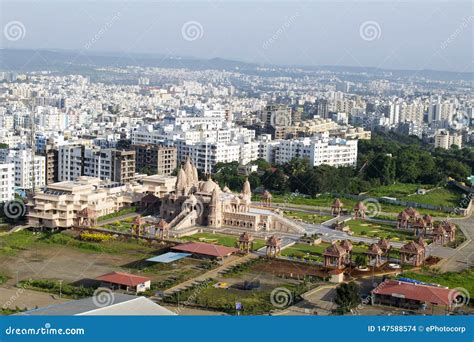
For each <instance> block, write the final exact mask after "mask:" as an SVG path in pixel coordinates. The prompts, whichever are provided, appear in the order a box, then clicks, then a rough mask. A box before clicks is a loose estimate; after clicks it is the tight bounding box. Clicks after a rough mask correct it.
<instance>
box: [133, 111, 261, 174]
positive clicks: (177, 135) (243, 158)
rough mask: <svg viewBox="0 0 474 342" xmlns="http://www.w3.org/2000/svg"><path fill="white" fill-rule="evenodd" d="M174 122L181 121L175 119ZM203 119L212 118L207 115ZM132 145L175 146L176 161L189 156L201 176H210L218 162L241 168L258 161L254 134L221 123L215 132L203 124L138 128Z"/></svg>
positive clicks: (253, 132)
mask: <svg viewBox="0 0 474 342" xmlns="http://www.w3.org/2000/svg"><path fill="white" fill-rule="evenodd" d="M178 119H179V120H181V119H183V118H176V120H178ZM184 119H195V118H193V117H191V118H190V117H185V118H184ZM196 119H197V120H201V119H203V118H202V117H197V118H196ZM204 119H215V118H214V117H212V116H209V117H204ZM219 119H220V118H219ZM132 143H133V144H157V145H158V144H165V145H170V146H176V148H177V159H178V161H184V160H185V159H186V157H187V156H190V157H191V158H192V160H193V162H194V164H195V165H196V167H197V168H198V169H199V170H201V171H203V172H205V173H210V172H211V171H212V169H213V167H214V166H215V165H216V164H217V163H220V162H221V163H229V162H233V161H237V162H239V163H241V164H244V165H245V164H247V163H249V162H251V161H252V160H256V159H258V142H257V141H255V131H254V130H250V129H247V128H243V127H227V125H225V124H224V125H222V126H221V127H220V128H218V129H212V128H208V126H203V125H196V126H194V127H193V128H191V127H190V125H185V124H180V125H167V126H160V127H157V128H155V129H153V128H152V127H150V126H147V127H140V128H139V129H138V130H136V131H134V132H132Z"/></svg>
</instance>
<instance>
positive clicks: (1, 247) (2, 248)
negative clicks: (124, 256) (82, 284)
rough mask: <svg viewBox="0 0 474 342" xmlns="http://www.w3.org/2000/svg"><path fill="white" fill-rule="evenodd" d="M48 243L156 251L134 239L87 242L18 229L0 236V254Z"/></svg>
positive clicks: (96, 249) (103, 249)
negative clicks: (18, 230)
mask: <svg viewBox="0 0 474 342" xmlns="http://www.w3.org/2000/svg"><path fill="white" fill-rule="evenodd" d="M48 245H67V246H68V247H70V248H76V249H80V250H83V251H89V252H102V253H112V254H114V253H127V252H132V251H139V252H143V253H145V254H146V255H148V253H149V254H150V256H151V255H153V254H152V253H153V252H154V251H156V247H153V246H150V245H148V244H147V243H145V242H141V241H138V240H135V239H130V240H128V241H123V240H112V241H108V242H87V241H81V240H79V239H76V238H74V237H73V236H71V235H69V234H67V233H54V234H49V233H41V234H33V233H31V232H29V231H26V230H24V231H20V232H16V233H13V234H9V235H4V236H0V255H15V254H16V253H18V252H20V251H22V250H25V249H32V248H45V247H47V246H48Z"/></svg>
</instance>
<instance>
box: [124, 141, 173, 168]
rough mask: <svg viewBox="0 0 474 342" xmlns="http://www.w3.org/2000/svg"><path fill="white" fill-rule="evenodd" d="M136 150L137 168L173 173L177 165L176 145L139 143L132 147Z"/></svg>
mask: <svg viewBox="0 0 474 342" xmlns="http://www.w3.org/2000/svg"><path fill="white" fill-rule="evenodd" d="M131 148H132V149H134V150H135V169H136V170H137V172H144V170H147V171H149V172H150V174H157V175H171V174H172V173H173V171H174V170H175V169H176V165H177V149H176V146H166V145H163V144H161V145H153V144H139V145H133V146H132V147H131Z"/></svg>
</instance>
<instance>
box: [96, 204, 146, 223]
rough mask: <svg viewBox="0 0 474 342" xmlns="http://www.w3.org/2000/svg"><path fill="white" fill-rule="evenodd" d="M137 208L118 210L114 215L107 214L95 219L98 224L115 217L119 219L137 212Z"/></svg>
mask: <svg viewBox="0 0 474 342" xmlns="http://www.w3.org/2000/svg"><path fill="white" fill-rule="evenodd" d="M137 210H138V208H137V207H128V208H123V209H120V210H119V211H116V212H115V213H111V214H107V215H104V216H101V217H99V218H98V219H97V221H98V222H100V221H105V220H110V219H112V218H115V217H120V216H123V215H126V214H132V213H135V212H137Z"/></svg>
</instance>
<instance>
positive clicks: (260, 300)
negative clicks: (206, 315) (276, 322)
mask: <svg viewBox="0 0 474 342" xmlns="http://www.w3.org/2000/svg"><path fill="white" fill-rule="evenodd" d="M215 283H216V281H215V280H209V281H208V282H207V283H205V284H200V285H195V286H193V287H190V288H188V289H185V290H183V291H180V292H179V293H174V294H173V295H171V296H169V297H166V299H165V301H166V302H171V303H177V302H178V299H179V301H180V303H185V302H186V303H187V304H194V305H197V306H200V307H203V308H206V309H207V310H216V311H221V312H226V313H228V314H231V315H235V314H237V313H236V311H235V303H236V302H240V303H242V306H243V310H242V311H241V314H242V315H261V314H265V313H269V312H270V311H273V310H276V309H281V308H277V307H275V306H273V305H272V303H271V300H270V296H271V293H272V291H273V290H274V288H273V287H272V288H271V289H266V288H259V289H254V290H240V289H236V288H232V287H230V288H228V289H222V288H215V287H214V286H213V285H214V284H215ZM314 286H315V285H314V284H312V283H301V284H298V285H293V284H286V283H282V284H280V285H279V286H277V285H275V288H282V287H284V288H286V289H287V290H288V291H289V292H290V293H291V295H292V298H293V301H294V302H295V301H298V300H300V297H299V296H300V295H301V294H302V293H304V292H306V291H308V290H309V289H311V288H312V287H314ZM288 304H291V302H288Z"/></svg>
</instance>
